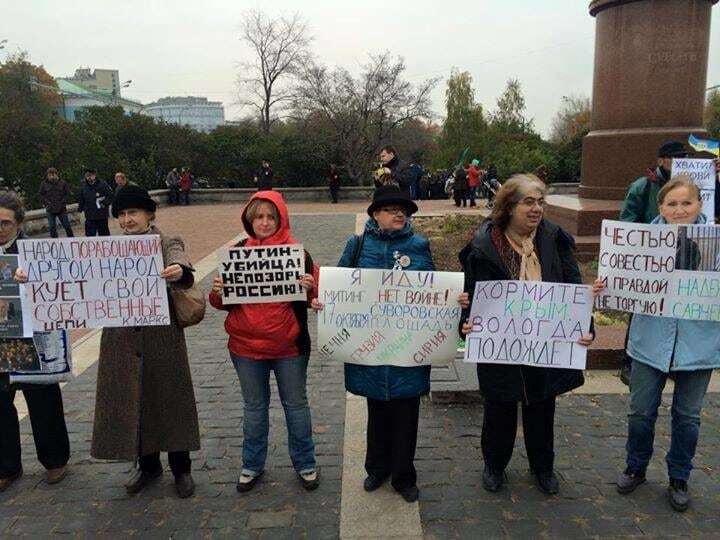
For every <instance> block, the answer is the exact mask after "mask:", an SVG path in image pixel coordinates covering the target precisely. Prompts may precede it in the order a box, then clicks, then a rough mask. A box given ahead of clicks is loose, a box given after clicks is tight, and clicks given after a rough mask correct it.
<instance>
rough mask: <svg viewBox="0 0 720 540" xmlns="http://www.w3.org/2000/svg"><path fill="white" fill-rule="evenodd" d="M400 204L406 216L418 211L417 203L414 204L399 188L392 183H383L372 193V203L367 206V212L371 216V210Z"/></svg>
mask: <svg viewBox="0 0 720 540" xmlns="http://www.w3.org/2000/svg"><path fill="white" fill-rule="evenodd" d="M393 205H397V206H402V207H403V208H405V212H406V213H407V215H408V216H411V215H413V214H414V213H415V212H417V211H418V207H417V204H415V203H414V202H413V201H412V199H410V197H409V196H408V195H407V194H405V193H403V192H402V191H400V188H399V187H398V186H396V185H393V184H385V185H384V186H380V187H379V188H377V189H376V190H375V193H373V200H372V204H370V206H368V209H367V213H368V215H369V216H370V217H372V215H373V212H375V211H376V210H379V209H380V208H382V207H383V206H393Z"/></svg>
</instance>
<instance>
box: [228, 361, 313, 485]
mask: <svg viewBox="0 0 720 540" xmlns="http://www.w3.org/2000/svg"><path fill="white" fill-rule="evenodd" d="M230 358H232V361H233V364H234V365H235V371H237V374H238V377H239V378H240V387H241V388H242V394H243V400H244V402H245V415H244V418H243V456H242V457H243V470H242V472H243V474H248V475H250V476H257V475H258V474H260V473H261V472H262V471H263V470H264V469H265V460H266V459H267V447H268V432H269V430H270V415H269V409H270V372H271V371H274V372H275V380H276V381H277V385H278V390H279V392H280V402H281V403H282V406H283V409H284V410H285V421H286V423H287V430H288V450H289V452H290V459H291V460H292V463H293V467H295V470H296V471H297V472H298V473H305V472H310V471H314V470H315V443H314V442H313V438H312V421H311V419H310V406H309V405H308V399H307V392H306V382H307V366H308V357H307V356H297V357H293V358H279V359H277V360H253V359H251V358H243V357H240V356H235V355H234V354H232V353H230Z"/></svg>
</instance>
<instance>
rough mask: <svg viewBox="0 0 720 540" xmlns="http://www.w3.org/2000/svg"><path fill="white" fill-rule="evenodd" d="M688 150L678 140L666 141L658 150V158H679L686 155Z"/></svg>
mask: <svg viewBox="0 0 720 540" xmlns="http://www.w3.org/2000/svg"><path fill="white" fill-rule="evenodd" d="M687 155H688V150H687V148H685V145H684V144H683V143H681V142H679V141H668V142H666V143H665V144H663V145H662V146H661V147H660V149H659V150H658V157H659V158H674V157H677V158H680V157H687Z"/></svg>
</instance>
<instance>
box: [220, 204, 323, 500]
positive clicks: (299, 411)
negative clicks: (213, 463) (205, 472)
mask: <svg viewBox="0 0 720 540" xmlns="http://www.w3.org/2000/svg"><path fill="white" fill-rule="evenodd" d="M242 222H243V226H244V227H245V231H246V232H247V234H248V238H247V239H246V240H243V241H241V242H240V243H239V244H238V246H247V247H254V246H275V245H283V244H298V243H299V242H298V241H297V240H295V238H293V236H292V234H291V231H290V216H289V213H288V209H287V206H286V205H285V201H284V200H283V198H282V195H281V194H280V192H277V191H267V190H265V191H259V192H257V193H256V194H255V195H253V197H252V198H251V199H250V201H249V202H248V204H247V205H246V206H245V208H244V210H243V213H242ZM317 274H318V268H317V266H316V265H315V264H314V263H313V260H312V257H310V254H309V253H308V252H307V251H306V252H305V274H304V275H303V276H302V277H301V279H300V285H301V286H302V287H303V288H304V289H305V290H306V291H307V298H308V300H310V299H311V298H313V297H314V296H317V288H316V286H315V283H316V280H317ZM222 287H223V282H222V279H221V278H220V277H216V278H215V280H214V282H213V288H212V291H211V292H210V303H211V304H212V305H213V306H214V307H215V308H217V309H223V310H225V311H228V312H229V313H228V315H227V318H226V319H225V330H226V331H227V333H228V334H229V342H228V348H229V349H230V358H231V359H232V362H233V364H234V366H235V370H236V371H237V374H238V378H239V379H240V387H241V388H242V394H243V400H244V403H245V414H244V417H243V439H244V440H243V457H242V459H243V465H242V467H243V468H242V471H241V473H240V477H239V479H238V483H237V490H238V491H240V492H247V491H250V490H251V489H253V487H254V486H255V484H257V482H258V480H259V479H260V478H261V476H262V475H263V473H264V471H265V460H266V458H267V449H268V430H269V407H270V372H271V371H272V372H274V373H275V380H276V382H277V385H278V391H279V393H280V401H281V403H282V406H283V409H284V411H285V420H286V422H287V429H288V450H289V452H290V459H291V460H292V463H293V466H294V468H295V471H296V472H297V475H298V478H299V480H300V482H301V484H302V486H303V487H304V488H305V489H306V490H308V491H310V490H314V489H316V488H317V487H318V486H319V484H320V477H319V472H318V470H317V465H316V462H315V443H314V442H313V437H312V420H311V416H310V406H309V405H308V399H307V388H306V386H307V385H306V383H307V368H308V361H309V358H310V333H309V331H308V317H307V309H308V302H307V301H296V302H270V303H258V304H234V305H227V306H225V305H223V299H222Z"/></svg>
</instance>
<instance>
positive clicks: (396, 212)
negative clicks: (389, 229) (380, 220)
mask: <svg viewBox="0 0 720 540" xmlns="http://www.w3.org/2000/svg"><path fill="white" fill-rule="evenodd" d="M380 211H381V212H385V213H387V214H393V215H396V216H404V215H405V209H404V208H399V207H395V206H393V207H386V208H381V209H380Z"/></svg>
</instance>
